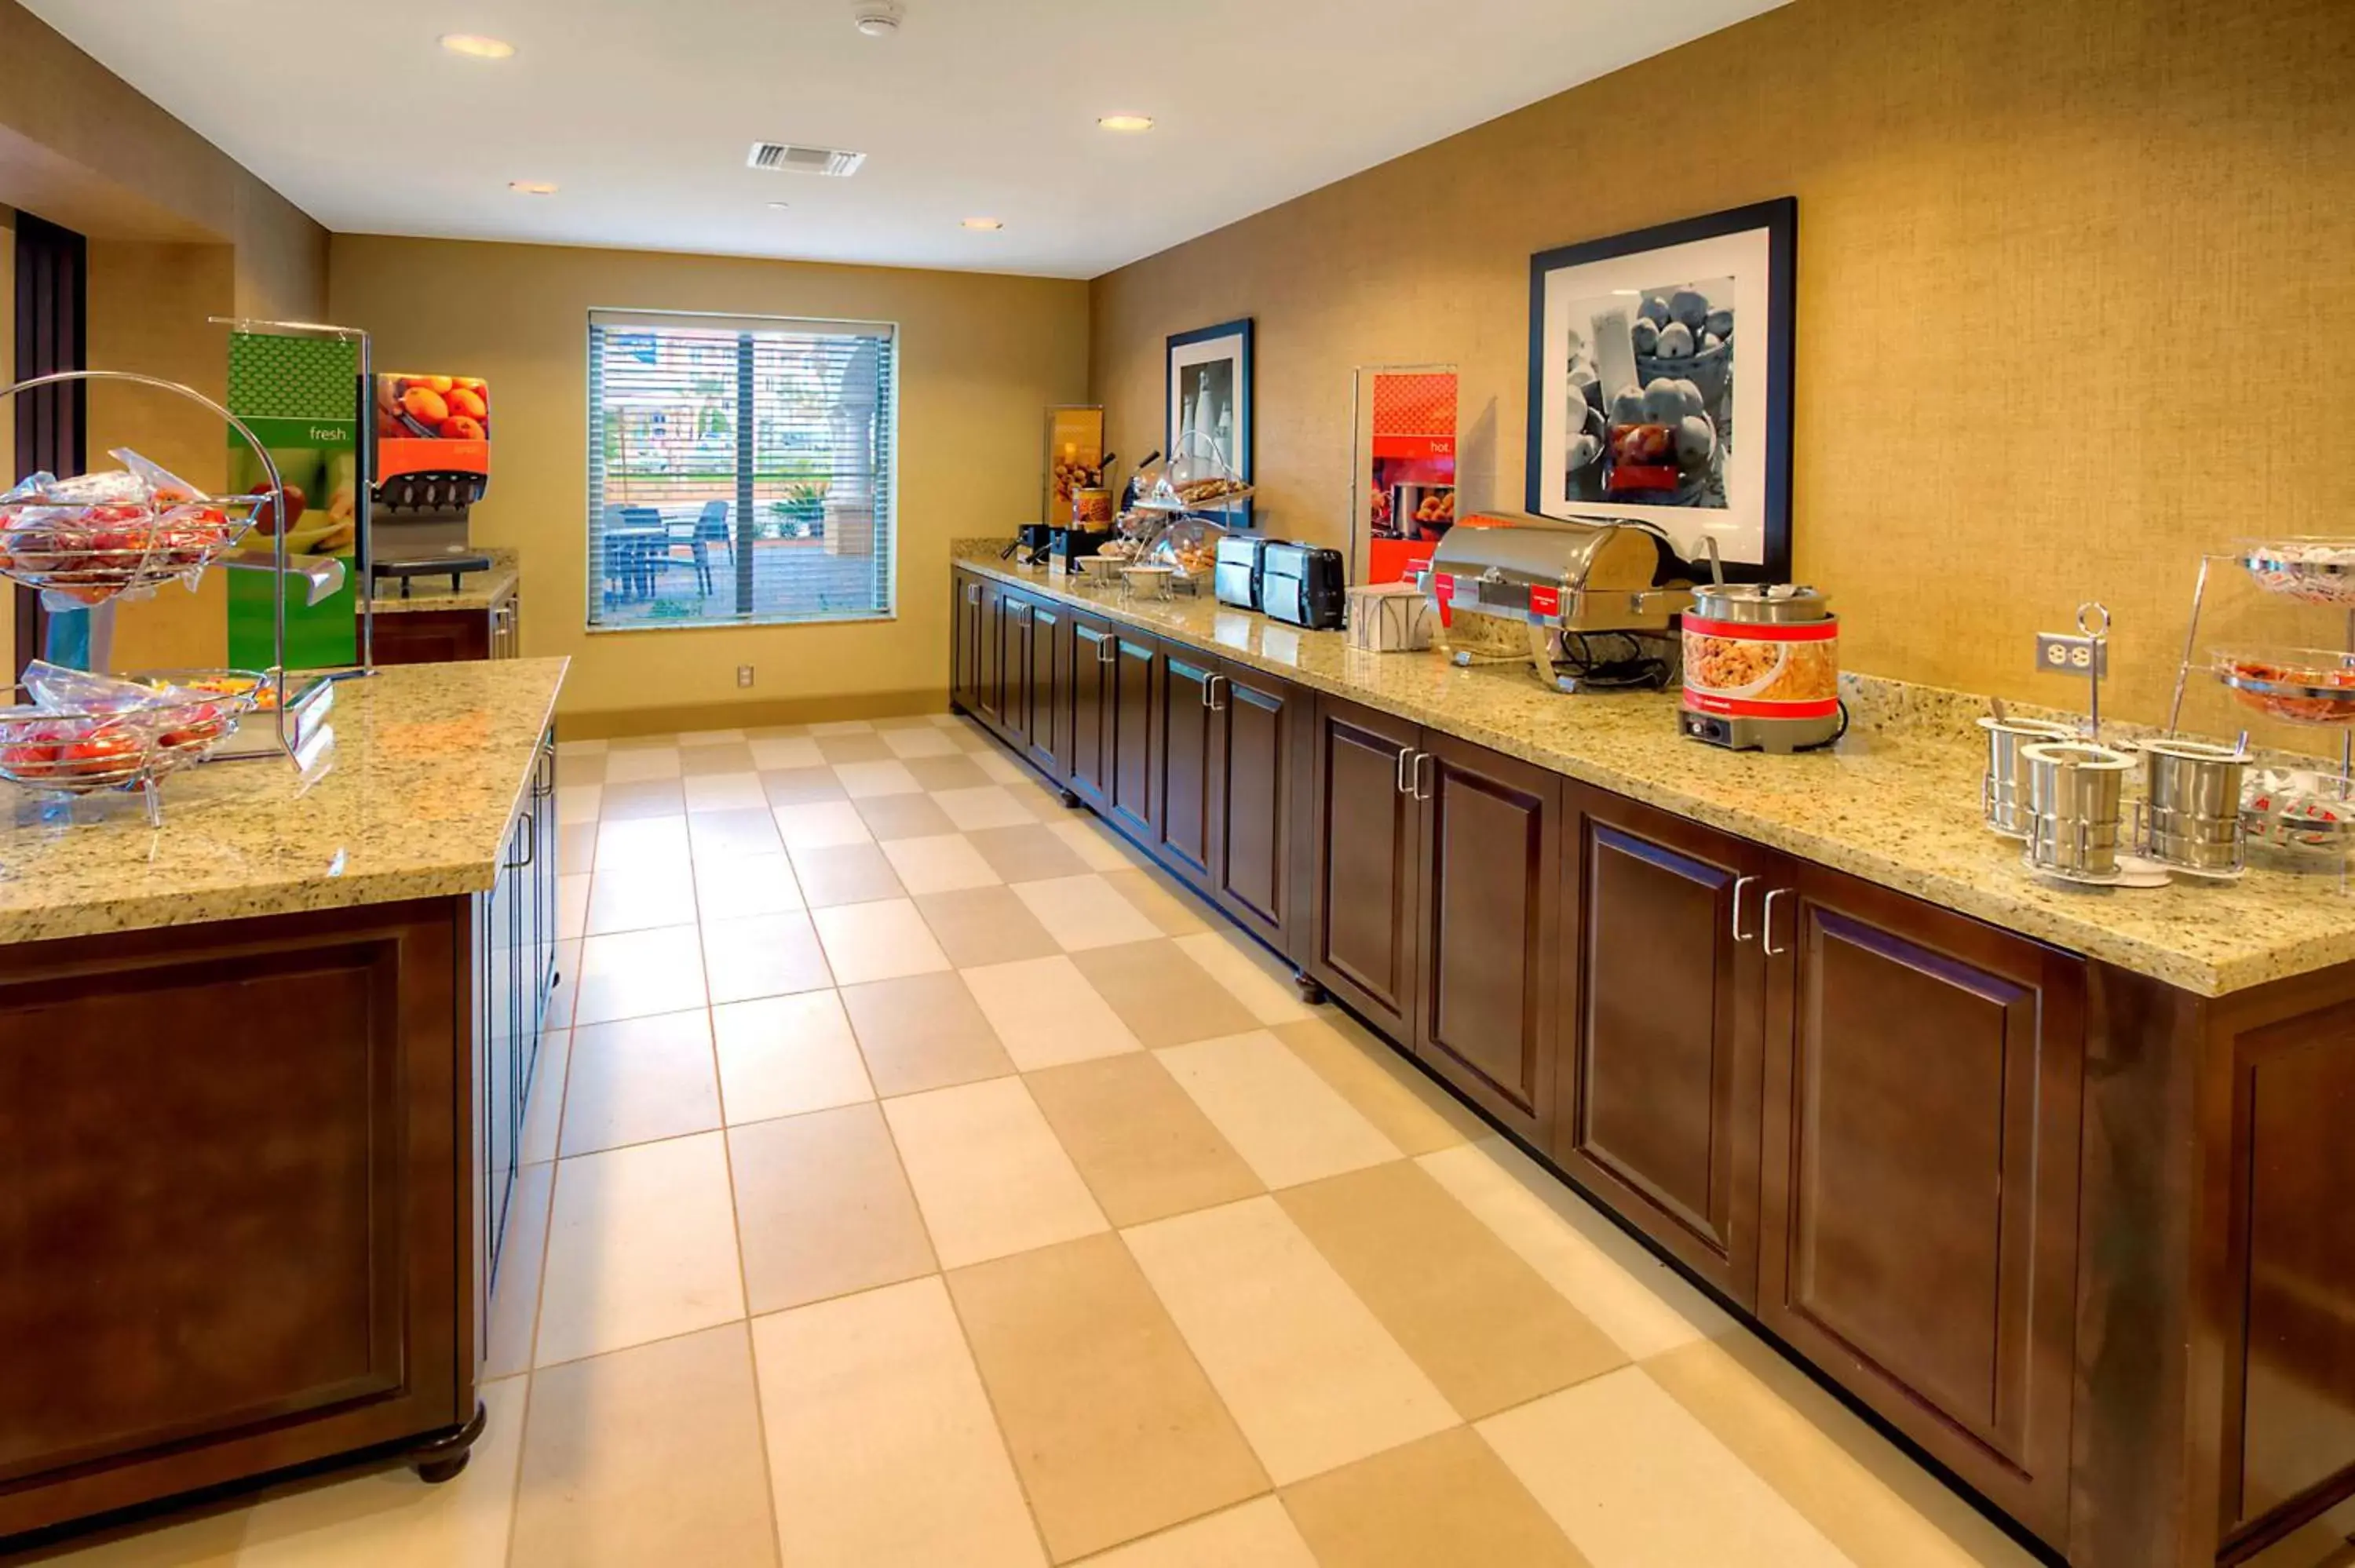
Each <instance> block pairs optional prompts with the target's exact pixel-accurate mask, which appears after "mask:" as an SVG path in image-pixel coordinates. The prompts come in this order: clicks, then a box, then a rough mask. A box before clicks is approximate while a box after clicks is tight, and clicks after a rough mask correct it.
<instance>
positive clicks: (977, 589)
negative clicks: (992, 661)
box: [949, 571, 985, 714]
mask: <svg viewBox="0 0 2355 1568" xmlns="http://www.w3.org/2000/svg"><path fill="white" fill-rule="evenodd" d="M950 580H951V585H952V587H953V588H954V599H952V600H951V602H950V605H949V610H950V620H949V624H950V626H951V628H952V629H953V630H954V634H955V646H954V649H952V651H951V663H952V665H953V670H952V676H951V678H952V681H953V685H952V688H951V690H952V692H953V693H954V696H955V698H956V704H957V706H959V707H961V708H963V709H964V710H965V712H967V713H974V714H977V713H979V712H980V711H981V688H982V665H983V659H982V644H983V641H984V638H983V632H982V623H983V621H984V620H985V617H984V615H983V590H982V583H981V579H980V578H979V577H975V576H974V575H973V574H972V573H970V572H962V571H961V572H958V573H956V574H954V576H953V577H952V578H951V579H950Z"/></svg>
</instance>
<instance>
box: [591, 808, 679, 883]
mask: <svg viewBox="0 0 2355 1568" xmlns="http://www.w3.org/2000/svg"><path fill="white" fill-rule="evenodd" d="M686 858H687V819H686V818H685V817H684V816H679V817H649V818H646V819H645V820H643V821H634V822H602V821H601V822H599V823H598V824H597V869H598V870H599V871H613V870H616V869H618V868H620V867H623V866H637V865H654V866H661V865H676V864H677V863H679V862H680V861H683V860H685V859H686Z"/></svg>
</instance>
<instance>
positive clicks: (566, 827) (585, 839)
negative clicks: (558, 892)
mask: <svg viewBox="0 0 2355 1568" xmlns="http://www.w3.org/2000/svg"><path fill="white" fill-rule="evenodd" d="M596 863H597V824H596V823H595V822H594V821H587V822H565V823H564V824H563V825H562V826H560V827H559V828H558V829H557V830H556V869H557V870H558V871H559V872H560V873H562V874H564V875H566V876H586V875H588V874H589V872H590V870H591V868H592V867H593V866H595V865H596Z"/></svg>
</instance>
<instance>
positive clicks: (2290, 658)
mask: <svg viewBox="0 0 2355 1568" xmlns="http://www.w3.org/2000/svg"><path fill="white" fill-rule="evenodd" d="M2210 669H2211V672H2212V673H2214V674H2215V677H2216V679H2217V680H2219V681H2221V682H2222V683H2224V684H2225V685H2226V686H2227V687H2229V688H2230V689H2231V690H2232V694H2233V696H2235V697H2237V698H2239V699H2240V701H2241V704H2242V705H2243V706H2244V707H2251V708H2254V709H2255V710H2256V711H2257V712H2259V713H2261V714H2264V715H2266V716H2267V717H2270V718H2277V719H2283V720H2286V721H2287V722H2289V723H2291V724H2328V725H2345V724H2355V653H2350V652H2334V651H2332V650H2329V649H2325V648H2220V649H2218V650H2216V651H2215V652H2214V653H2213V654H2212V655H2211V664H2210Z"/></svg>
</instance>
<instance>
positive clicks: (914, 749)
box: [883, 725, 956, 761]
mask: <svg viewBox="0 0 2355 1568" xmlns="http://www.w3.org/2000/svg"><path fill="white" fill-rule="evenodd" d="M883 744H884V745H886V746H888V747H890V748H891V755H892V756H894V757H897V758H900V759H901V760H902V761H905V760H906V759H908V758H911V757H954V756H955V755H956V742H954V741H953V740H951V739H950V738H949V737H948V736H944V735H943V734H942V733H941V732H940V731H939V730H938V729H936V728H934V727H932V726H930V725H927V726H924V727H922V728H921V729H918V728H913V727H911V728H906V729H893V730H890V731H887V732H886V733H885V734H884V736H883Z"/></svg>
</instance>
